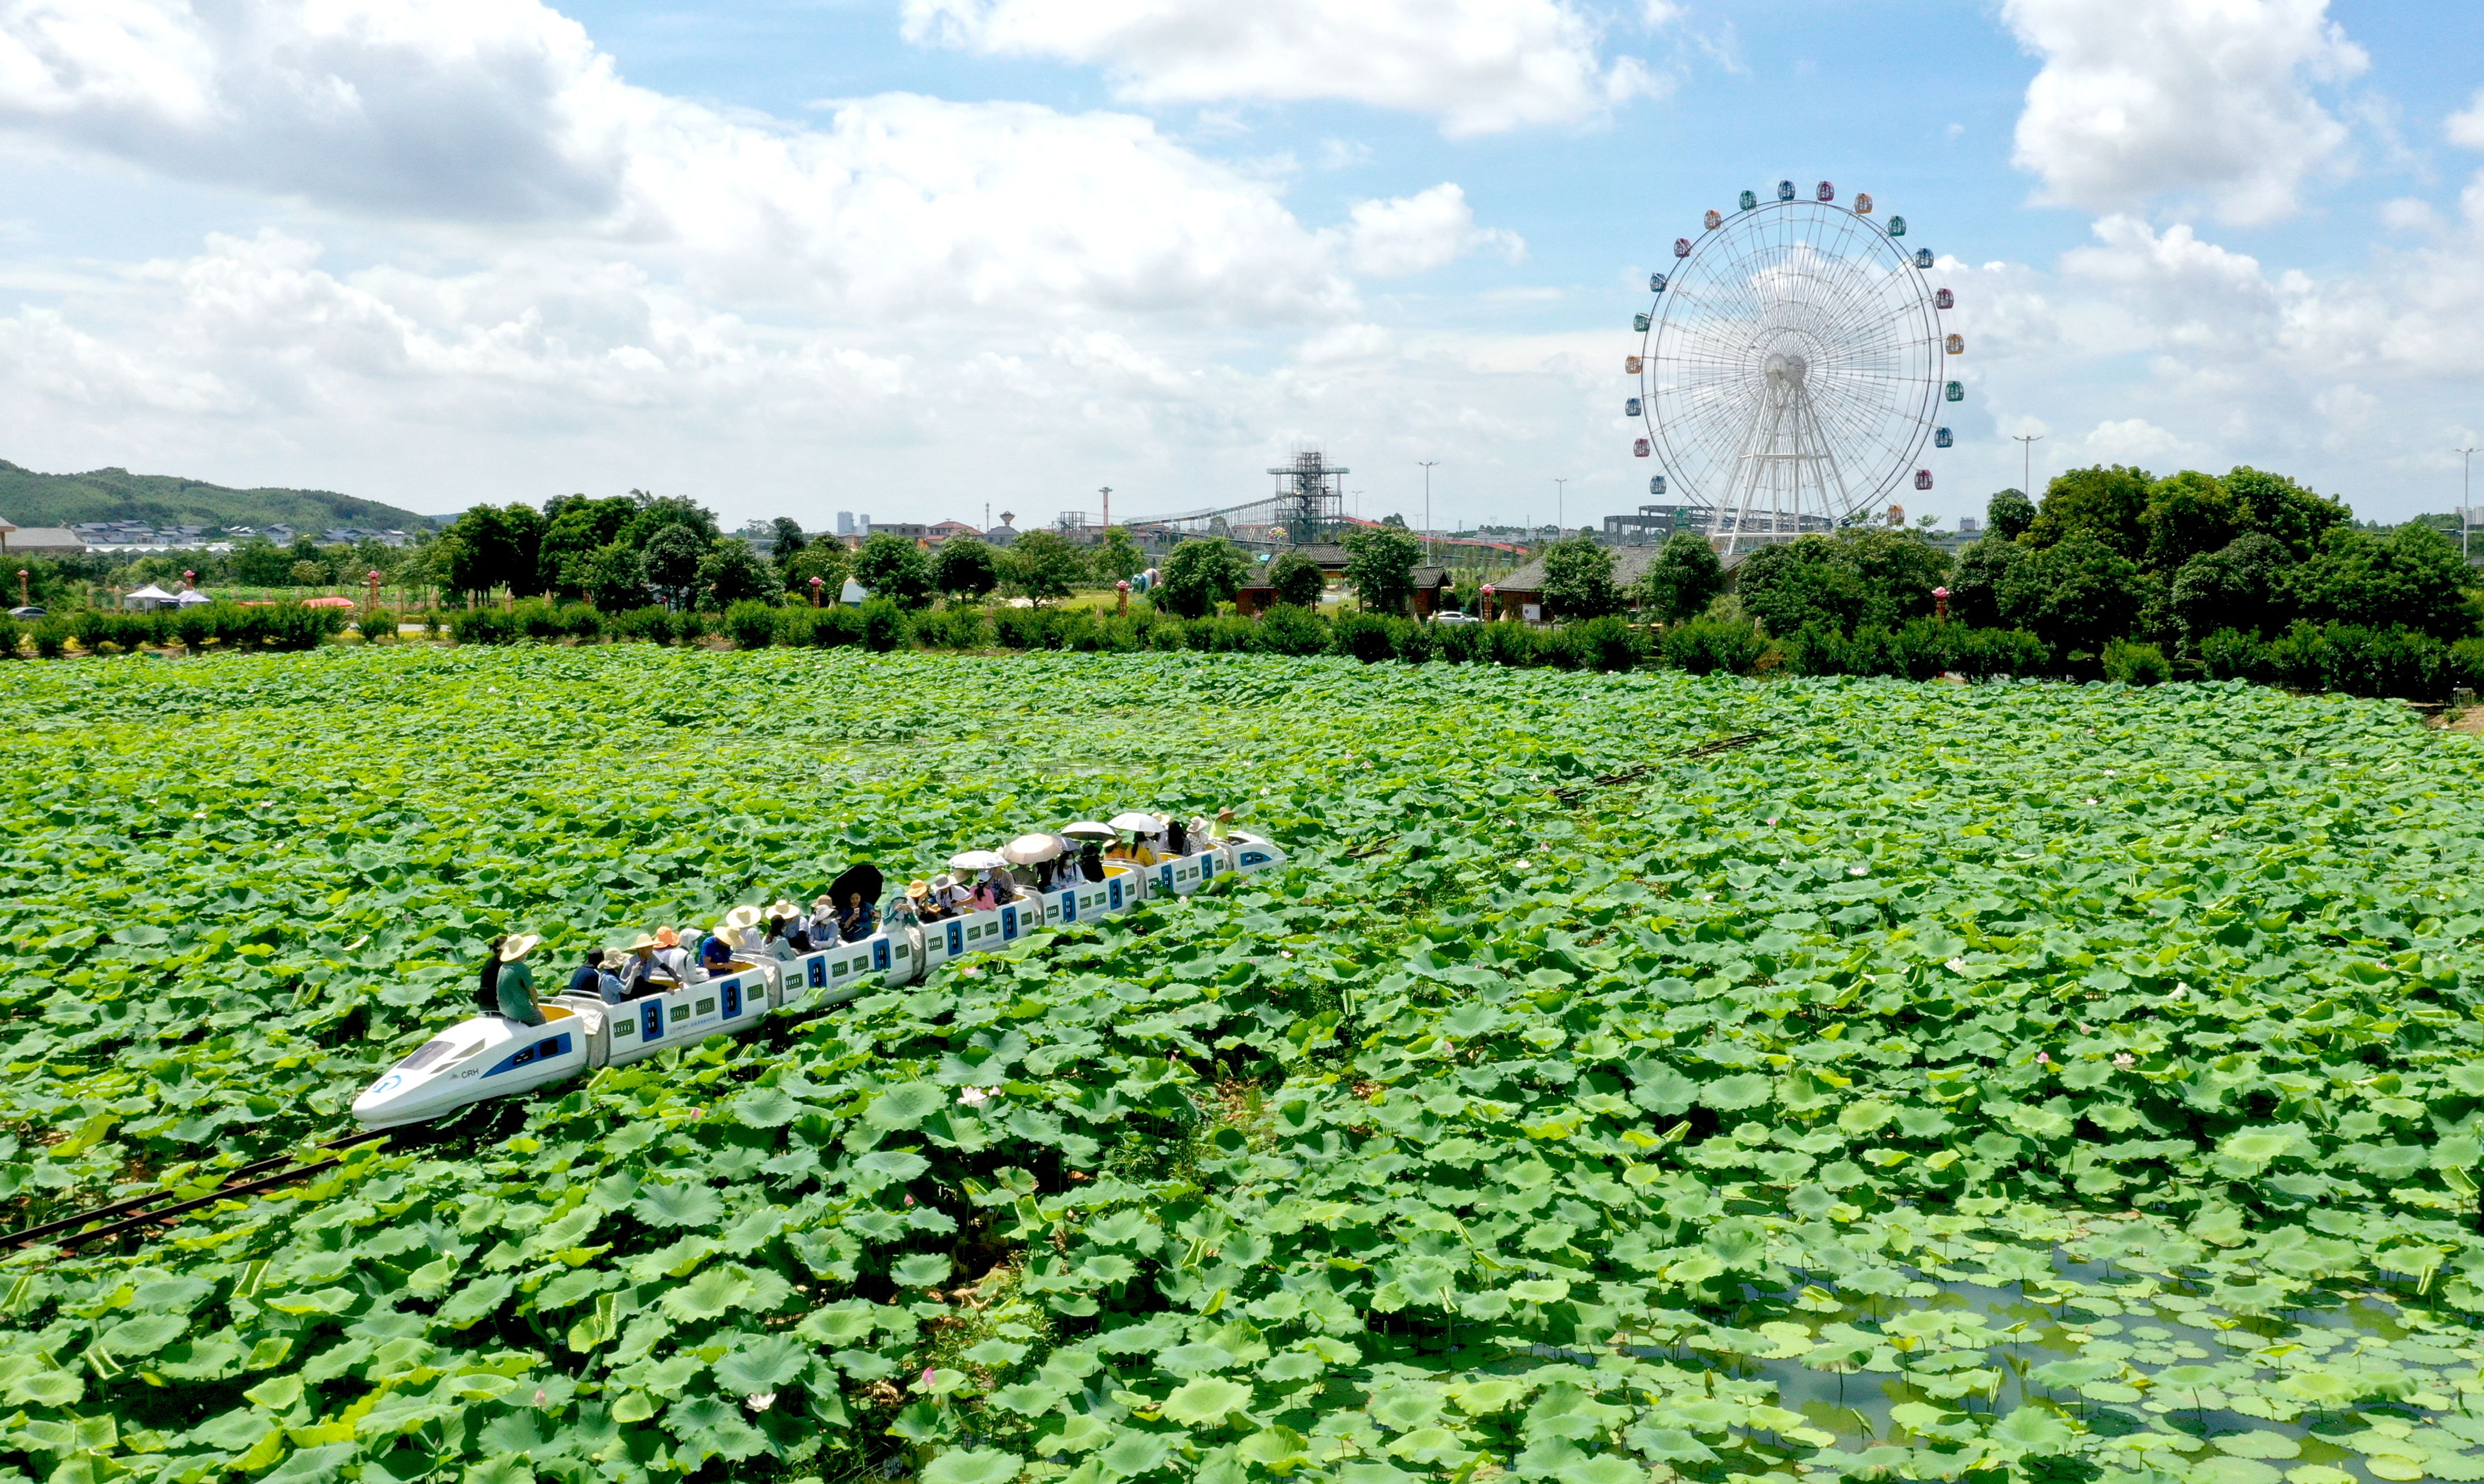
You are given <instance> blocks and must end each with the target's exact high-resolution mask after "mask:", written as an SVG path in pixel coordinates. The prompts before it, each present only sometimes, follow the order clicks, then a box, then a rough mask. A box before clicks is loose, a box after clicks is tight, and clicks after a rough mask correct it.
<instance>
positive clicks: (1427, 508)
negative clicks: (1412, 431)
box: [1415, 459, 1441, 566]
mask: <svg viewBox="0 0 2484 1484" xmlns="http://www.w3.org/2000/svg"><path fill="white" fill-rule="evenodd" d="M1415 462H1416V463H1418V464H1420V465H1422V466H1423V562H1424V565H1426V566H1429V565H1430V564H1431V560H1432V466H1433V465H1435V464H1438V463H1439V462H1441V461H1440V460H1439V459H1417V460H1416V461H1415Z"/></svg>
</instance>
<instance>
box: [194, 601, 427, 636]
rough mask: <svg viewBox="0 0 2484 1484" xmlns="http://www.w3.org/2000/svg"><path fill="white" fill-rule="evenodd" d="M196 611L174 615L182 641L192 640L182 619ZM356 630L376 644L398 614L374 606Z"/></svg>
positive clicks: (356, 624)
mask: <svg viewBox="0 0 2484 1484" xmlns="http://www.w3.org/2000/svg"><path fill="white" fill-rule="evenodd" d="M194 611H196V610H195V609H190V610H186V611H183V612H180V613H175V614H174V615H173V632H174V634H175V635H178V636H180V638H181V642H182V643H184V644H188V643H189V642H190V641H189V638H188V637H187V636H186V635H183V634H181V629H182V623H181V621H182V620H183V619H185V618H187V617H188V616H189V614H190V612H194ZM354 632H355V633H356V634H361V635H362V636H363V642H364V643H365V644H376V643H378V642H379V641H380V640H382V639H385V638H390V637H392V636H394V634H396V615H395V614H394V613H392V612H390V611H389V610H388V609H386V608H372V609H371V610H369V611H368V612H366V613H364V614H362V615H361V616H360V617H358V618H356V619H355V620H354Z"/></svg>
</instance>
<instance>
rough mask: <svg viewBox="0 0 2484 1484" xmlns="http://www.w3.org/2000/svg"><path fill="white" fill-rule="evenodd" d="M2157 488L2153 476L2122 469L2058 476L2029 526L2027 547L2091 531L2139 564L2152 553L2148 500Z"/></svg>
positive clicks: (2099, 468)
mask: <svg viewBox="0 0 2484 1484" xmlns="http://www.w3.org/2000/svg"><path fill="white" fill-rule="evenodd" d="M2155 487H2156V480H2155V478H2154V476H2152V475H2151V474H2149V473H2148V472H2147V471H2146V470H2144V469H2132V468H2128V467H2126V466H2123V465H2120V464H2115V465H2112V466H2109V467H2108V466H2106V465H2102V464H2099V465H2097V466H2095V467H2094V468H2093V469H2073V470H2071V471H2070V472H2067V473H2065V474H2056V475H2054V476H2053V482H2052V483H2050V484H2048V485H2046V486H2045V487H2044V503H2043V505H2042V507H2041V508H2039V510H2038V511H2037V512H2036V521H2035V524H2034V525H2032V526H2028V527H2027V544H2028V545H2029V546H2034V547H2047V546H2051V545H2053V544H2055V543H2056V542H2060V541H2064V540H2066V539H2068V538H2069V537H2070V536H2072V535H2075V534H2077V533H2078V532H2080V531H2085V532H2087V533H2088V534H2089V535H2091V536H2093V537H2095V538H2096V539H2097V540H2098V541H2101V542H2103V543H2104V544H2105V545H2106V546H2107V547H2108V548H2110V549H2112V550H2113V551H2114V552H2115V553H2118V554H2120V555H2121V556H2125V557H2128V558H2129V559H2130V560H2132V561H2137V560H2139V559H2140V558H2142V557H2144V556H2146V555H2147V498H2148V496H2149V495H2150V494H2151V493H2153V492H2154V490H2155Z"/></svg>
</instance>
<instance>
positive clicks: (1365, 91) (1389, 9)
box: [904, 0, 1676, 137]
mask: <svg viewBox="0 0 2484 1484" xmlns="http://www.w3.org/2000/svg"><path fill="white" fill-rule="evenodd" d="M1675 15H1676V12H1675V9H1674V7H1672V6H1671V5H1668V4H1651V5H1649V6H1648V7H1647V8H1646V10H1645V13H1644V15H1643V17H1642V23H1643V24H1645V25H1648V26H1650V27H1656V26H1661V25H1665V24H1669V23H1670V22H1671V21H1672V20H1673V19H1674V18H1675ZM904 32H905V35H906V37H907V38H908V39H909V40H915V41H918V42H933V43H937V44H940V45H946V46H957V47H962V48H965V49H968V50H971V51H977V52H982V53H985V54H986V55H996V56H1019V57H1046V58H1052V59H1055V60H1058V61H1063V62H1070V63H1076V64H1079V65H1082V66H1094V67H1103V68H1104V69H1105V71H1106V72H1107V74H1108V75H1109V76H1110V78H1111V79H1112V84H1113V88H1114V91H1115V93H1116V94H1117V95H1119V96H1121V97H1122V98H1125V99H1128V100H1130V101H1132V102H1138V103H1149V104H1164V103H1212V102H1229V101H1268V102H1301V101H1306V100H1310V99H1331V98H1334V99H1343V100H1346V101H1350V102H1356V103H1364V104H1368V105H1370V106H1372V107H1375V108H1390V109H1399V110H1404V111H1407V112H1411V113H1419V114H1427V115H1431V116H1433V117H1436V118H1438V119H1439V120H1440V121H1441V129H1442V132H1444V133H1445V134H1448V135H1450V136H1452V137H1458V136H1466V135H1474V134H1489V133H1497V132H1499V131H1502V130H1506V129H1512V128H1519V127H1523V126H1526V125H1529V124H1547V123H1551V124H1569V123H1580V122H1587V121H1595V120H1598V119H1601V118H1603V117H1605V116H1606V115H1607V114H1608V113H1610V111H1611V110H1612V109H1613V108H1615V107H1617V106H1619V105H1621V104H1623V103H1626V102H1628V101H1629V100H1630V99H1632V98H1634V97H1639V96H1655V95H1659V94H1661V93H1663V92H1664V91H1665V87H1666V85H1665V83H1664V82H1663V80H1661V78H1659V77H1658V76H1657V75H1656V74H1655V73H1654V72H1652V71H1650V70H1649V69H1648V67H1646V65H1645V64H1644V63H1641V62H1640V61H1638V60H1637V59H1636V58H1633V57H1627V56H1624V57H1617V58H1615V59H1613V60H1612V61H1611V62H1609V63H1607V61H1605V60H1604V57H1603V55H1602V42H1603V34H1602V33H1603V26H1602V23H1601V22H1600V21H1599V20H1598V19H1597V18H1595V17H1594V16H1593V15H1592V14H1591V13H1589V12H1587V11H1586V10H1583V9H1581V8H1580V7H1579V6H1578V5H1575V4H1573V3H1571V0H1435V3H1424V0H1364V3H1361V4H1354V5H1337V4H1331V3H1326V0H1260V3H1258V4H1255V5H1233V4H1229V3H1226V0H905V3H904Z"/></svg>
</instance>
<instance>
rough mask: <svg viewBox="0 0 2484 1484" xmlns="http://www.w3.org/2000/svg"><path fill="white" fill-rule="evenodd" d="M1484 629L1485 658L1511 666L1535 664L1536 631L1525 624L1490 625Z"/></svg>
mask: <svg viewBox="0 0 2484 1484" xmlns="http://www.w3.org/2000/svg"><path fill="white" fill-rule="evenodd" d="M1482 629H1483V646H1482V648H1483V657H1484V658H1485V659H1486V660H1489V661H1492V662H1493V663H1495V664H1506V665H1511V666H1518V665H1527V664H1533V663H1534V662H1535V648H1536V645H1535V631H1534V630H1532V629H1529V628H1527V627H1526V625H1525V624H1517V623H1508V622H1501V623H1490V624H1485V625H1483V626H1482Z"/></svg>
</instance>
